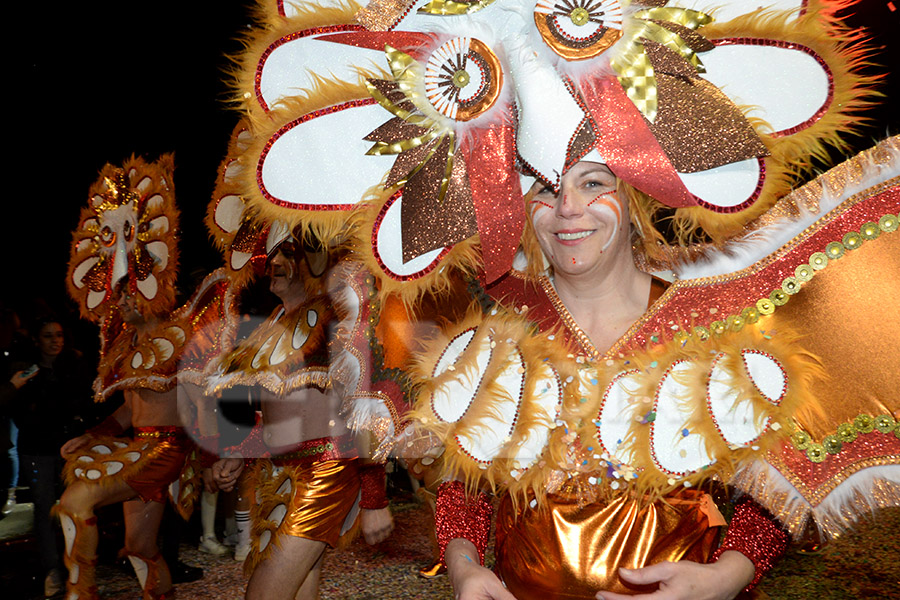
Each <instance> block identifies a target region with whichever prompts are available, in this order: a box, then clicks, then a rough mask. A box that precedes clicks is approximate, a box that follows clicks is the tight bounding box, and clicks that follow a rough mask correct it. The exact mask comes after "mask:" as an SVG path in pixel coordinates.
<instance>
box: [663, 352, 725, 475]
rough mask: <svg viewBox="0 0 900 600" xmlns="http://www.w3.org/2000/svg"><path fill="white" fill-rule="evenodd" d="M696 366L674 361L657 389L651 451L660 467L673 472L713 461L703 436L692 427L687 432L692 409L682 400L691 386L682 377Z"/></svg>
mask: <svg viewBox="0 0 900 600" xmlns="http://www.w3.org/2000/svg"><path fill="white" fill-rule="evenodd" d="M692 368H693V365H692V364H691V363H690V362H689V361H676V362H674V363H672V365H671V366H670V367H669V369H668V371H666V374H665V375H664V376H663V379H662V381H661V382H660V385H659V388H658V390H657V393H656V402H655V404H654V408H655V411H656V419H655V420H654V421H653V422H652V423H651V424H650V428H651V429H650V453H651V454H652V456H653V459H654V461H655V462H656V464H657V465H658V466H659V468H660V469H662V470H663V471H666V472H667V473H669V474H672V475H684V474H687V473H692V472H694V471H696V470H698V469H701V468H702V467H705V466H706V465H709V464H711V463H712V459H711V458H710V456H709V454H707V452H706V448H705V446H704V443H703V437H702V436H701V435H699V434H697V433H692V432H690V431H688V435H686V436H685V435H684V432H685V430H686V428H687V426H688V419H689V418H690V416H691V413H690V411H689V410H687V409H685V408H683V407H682V404H683V403H685V402H686V401H687V400H688V399H689V398H690V392H691V390H690V388H689V387H687V386H685V385H684V384H682V383H681V382H680V381H679V380H678V377H679V376H681V377H684V375H685V374H686V373H688V372H689V371H690V370H691V369H692ZM697 403H698V402H689V404H693V405H696V404H697ZM682 450H684V456H682V452H681V451H682Z"/></svg>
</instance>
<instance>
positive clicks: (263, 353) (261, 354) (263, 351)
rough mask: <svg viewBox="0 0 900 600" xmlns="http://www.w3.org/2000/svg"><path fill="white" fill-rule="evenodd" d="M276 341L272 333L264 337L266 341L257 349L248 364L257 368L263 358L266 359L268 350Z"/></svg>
mask: <svg viewBox="0 0 900 600" xmlns="http://www.w3.org/2000/svg"><path fill="white" fill-rule="evenodd" d="M277 341H278V339H277V338H276V337H275V336H274V335H272V336H269V337H268V338H266V341H265V342H263V344H262V346H260V348H259V350H257V351H256V355H255V356H254V357H253V360H251V361H250V366H252V367H253V368H254V369H258V368H259V367H260V365H262V362H263V360H266V359H267V358H268V356H269V352H270V351H271V350H272V346H273V345H274V344H275V342H277Z"/></svg>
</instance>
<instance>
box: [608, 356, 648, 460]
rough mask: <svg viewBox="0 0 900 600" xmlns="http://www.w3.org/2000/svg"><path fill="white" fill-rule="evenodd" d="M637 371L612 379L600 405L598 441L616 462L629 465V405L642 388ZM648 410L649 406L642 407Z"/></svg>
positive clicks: (632, 456)
mask: <svg viewBox="0 0 900 600" xmlns="http://www.w3.org/2000/svg"><path fill="white" fill-rule="evenodd" d="M639 374H640V372H639V371H638V370H637V369H632V370H630V371H622V372H621V373H619V374H617V375H616V376H615V377H613V379H612V381H610V383H609V385H608V386H606V391H604V393H603V400H602V401H601V403H600V416H599V418H600V427H599V434H600V435H599V436H598V437H599V438H600V445H601V446H602V447H603V450H604V451H605V452H606V453H607V454H608V455H609V456H611V457H613V458H615V459H616V460H617V461H619V462H621V463H625V464H631V463H632V461H633V460H634V450H633V449H632V448H631V447H626V446H625V445H624V442H625V438H626V437H627V436H628V429H629V428H630V427H631V423H632V420H633V417H632V412H633V411H631V410H629V406H630V404H631V403H632V402H634V401H635V399H636V397H637V395H638V391H639V390H640V388H641V384H640V381H639V380H638V375H639ZM644 406H648V407H649V403H646V404H644Z"/></svg>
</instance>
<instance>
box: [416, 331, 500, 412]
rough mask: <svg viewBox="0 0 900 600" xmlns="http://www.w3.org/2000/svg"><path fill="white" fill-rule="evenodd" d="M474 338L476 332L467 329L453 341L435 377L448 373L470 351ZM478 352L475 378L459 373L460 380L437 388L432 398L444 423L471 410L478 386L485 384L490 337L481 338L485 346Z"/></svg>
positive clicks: (437, 368)
mask: <svg viewBox="0 0 900 600" xmlns="http://www.w3.org/2000/svg"><path fill="white" fill-rule="evenodd" d="M474 336H475V330H474V329H467V330H466V331H464V332H462V333H461V334H459V335H458V336H456V337H455V338H453V340H451V342H450V343H449V344H448V345H447V347H446V348H445V349H444V352H443V353H442V354H441V358H440V359H439V360H438V362H437V365H435V367H434V375H440V374H442V373H444V372H446V371H447V370H448V368H449V367H450V366H451V365H453V364H454V363H455V362H456V361H457V360H458V359H459V357H460V356H461V355H462V354H463V352H465V351H466V350H467V349H468V347H469V344H470V343H471V342H472V338H473V337H474ZM474 350H475V351H476V352H477V353H478V354H477V358H476V363H477V365H476V368H475V372H474V373H472V374H471V377H467V376H465V374H464V373H458V376H457V377H455V378H454V379H451V380H449V381H448V382H447V383H445V384H444V385H443V386H442V387H440V388H438V389H436V390H435V391H434V394H433V395H432V397H431V407H432V410H434V414H435V415H436V416H437V418H439V419H441V420H442V421H445V422H447V423H455V422H457V421H459V419H460V418H461V417H462V416H463V415H464V414H465V412H466V410H467V409H468V408H469V405H470V404H471V403H472V400H473V399H474V398H475V392H477V391H478V387H479V386H480V385H481V378H482V376H483V374H484V369H485V368H486V367H487V365H488V361H490V358H491V349H490V342H489V341H488V340H487V336H485V337H484V338H482V339H481V344H479V347H478V348H476V349H474Z"/></svg>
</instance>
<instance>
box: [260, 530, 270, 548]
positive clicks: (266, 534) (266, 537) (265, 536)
mask: <svg viewBox="0 0 900 600" xmlns="http://www.w3.org/2000/svg"><path fill="white" fill-rule="evenodd" d="M271 540H272V532H271V531H269V530H268V529H266V530H264V531H263V532H262V533H260V534H259V551H260V552H262V551H263V550H265V549H266V546H268V545H269V542H270V541H271Z"/></svg>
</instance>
